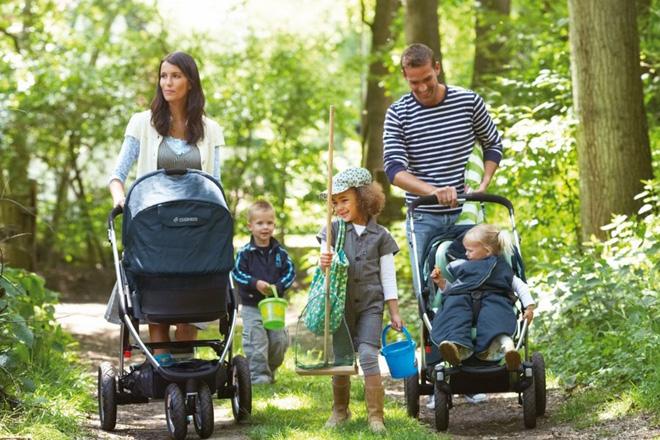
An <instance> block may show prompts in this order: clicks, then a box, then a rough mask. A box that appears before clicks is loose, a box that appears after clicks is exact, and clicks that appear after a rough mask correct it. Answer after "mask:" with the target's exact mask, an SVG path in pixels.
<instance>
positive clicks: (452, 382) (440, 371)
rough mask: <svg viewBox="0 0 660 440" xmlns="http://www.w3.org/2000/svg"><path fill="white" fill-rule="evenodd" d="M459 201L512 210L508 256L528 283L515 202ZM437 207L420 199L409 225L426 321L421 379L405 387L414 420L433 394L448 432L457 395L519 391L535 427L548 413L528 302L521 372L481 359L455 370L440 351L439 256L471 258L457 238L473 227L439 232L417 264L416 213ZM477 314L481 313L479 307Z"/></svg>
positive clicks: (519, 341) (493, 198) (462, 197)
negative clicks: (433, 275)
mask: <svg viewBox="0 0 660 440" xmlns="http://www.w3.org/2000/svg"><path fill="white" fill-rule="evenodd" d="M458 200H459V202H460V203H464V202H467V201H474V202H481V203H494V204H498V205H502V206H504V207H505V208H507V210H508V212H509V220H510V223H511V229H512V231H513V237H514V251H513V254H512V255H510V256H508V259H509V262H510V264H511V268H512V269H513V272H514V274H516V275H517V276H518V277H519V278H521V279H522V280H523V281H524V280H525V271H524V266H523V261H522V257H521V254H520V237H519V235H518V231H517V230H516V224H515V219H514V213H513V205H512V204H511V202H510V201H509V200H508V199H506V198H504V197H501V196H497V195H493V194H483V193H474V194H459V196H458ZM436 203H438V202H437V199H436V197H435V195H431V196H424V197H420V198H419V199H417V200H415V201H414V202H413V203H411V205H410V207H409V211H408V220H407V221H408V222H409V226H410V230H411V235H412V246H413V255H414V257H413V258H414V263H413V268H412V269H413V270H414V271H417V277H416V278H415V281H417V282H416V283H415V285H414V286H413V288H414V291H415V296H416V298H417V305H418V310H419V316H420V319H421V322H420V337H421V344H420V347H421V365H419V368H418V374H416V375H414V376H411V377H409V378H407V379H406V380H405V383H404V395H405V400H406V408H407V412H408V415H409V416H411V417H415V418H416V417H418V416H419V397H420V395H433V396H434V399H435V414H434V415H435V426H436V429H437V430H438V431H445V430H447V428H448V426H449V409H450V408H452V406H453V404H452V395H453V394H476V393H502V392H515V393H517V394H518V401H519V403H520V404H521V405H522V407H523V420H524V425H525V427H526V428H534V427H535V426H536V417H537V416H542V415H543V414H544V413H545V406H546V384H545V362H544V359H543V356H542V355H541V353H538V352H535V353H533V354H532V355H531V356H530V355H529V352H528V340H527V335H528V327H527V321H524V320H522V319H520V316H521V312H524V308H523V306H522V303H519V307H517V308H516V312H517V314H518V319H519V321H518V326H517V330H516V333H515V335H514V341H515V343H516V350H520V349H523V350H524V357H523V362H522V364H521V366H520V368H519V370H518V371H517V372H513V373H510V372H508V371H507V370H506V367H505V366H503V365H499V363H498V362H492V361H482V360H480V359H478V358H476V356H472V357H470V358H469V359H467V360H466V361H464V362H463V364H462V365H460V366H458V367H452V366H450V365H449V364H448V363H446V362H444V361H443V359H442V357H441V355H440V352H439V351H438V347H436V346H435V344H433V343H432V341H431V337H430V334H431V330H432V322H433V318H434V316H435V315H436V313H437V310H436V309H434V307H433V306H432V304H438V303H439V301H438V298H437V295H440V293H439V291H438V290H437V288H436V286H435V284H434V283H433V282H432V280H431V279H430V276H429V275H430V272H431V270H432V269H433V266H434V265H435V263H436V254H437V253H439V254H440V255H441V257H442V259H444V260H445V261H451V260H454V259H457V258H465V255H464V252H465V250H464V249H463V247H462V244H460V245H457V243H460V240H457V239H459V238H461V237H462V236H463V235H464V234H465V232H467V230H468V229H470V228H471V227H472V226H473V225H461V226H459V225H454V226H448V227H446V228H443V229H442V230H438V231H437V233H436V234H435V236H434V237H432V239H431V240H430V241H429V243H428V244H427V246H426V248H425V249H424V252H423V255H424V260H423V261H421V262H420V261H417V246H418V243H417V240H416V238H415V229H414V222H413V221H412V218H413V213H414V211H415V209H416V208H417V207H418V206H420V205H432V204H436ZM450 281H451V280H450ZM473 309H475V307H474V306H473ZM476 313H478V312H476ZM474 321H475V322H476V316H474ZM523 321H524V322H523ZM473 334H476V329H475V328H473Z"/></svg>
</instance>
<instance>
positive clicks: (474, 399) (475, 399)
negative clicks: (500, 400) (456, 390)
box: [465, 393, 488, 404]
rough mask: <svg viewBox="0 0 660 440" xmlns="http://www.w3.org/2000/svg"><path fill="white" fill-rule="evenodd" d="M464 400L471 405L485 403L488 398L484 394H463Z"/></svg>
mask: <svg viewBox="0 0 660 440" xmlns="http://www.w3.org/2000/svg"><path fill="white" fill-rule="evenodd" d="M465 400H467V401H468V402H470V403H472V404H477V403H481V402H485V401H486V400H488V396H487V395H486V394H484V393H479V394H465Z"/></svg>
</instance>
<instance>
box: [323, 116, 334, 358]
mask: <svg viewBox="0 0 660 440" xmlns="http://www.w3.org/2000/svg"><path fill="white" fill-rule="evenodd" d="M329 126H330V133H329V136H328V192H327V195H328V197H327V198H326V204H327V208H328V212H327V217H326V228H325V230H326V237H325V238H326V241H325V246H326V251H327V252H328V253H330V252H331V250H332V211H333V209H332V172H333V166H332V158H333V154H334V148H335V106H334V105H331V106H330V122H329ZM329 346H330V267H328V268H326V270H325V322H324V327H323V361H324V363H325V365H328V362H329V359H330V353H329Z"/></svg>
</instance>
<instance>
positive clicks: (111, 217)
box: [108, 206, 124, 229]
mask: <svg viewBox="0 0 660 440" xmlns="http://www.w3.org/2000/svg"><path fill="white" fill-rule="evenodd" d="M123 212H124V208H123V207H122V206H115V207H114V208H112V211H110V214H108V229H113V223H114V220H115V217H117V216H118V215H119V214H122V213H123Z"/></svg>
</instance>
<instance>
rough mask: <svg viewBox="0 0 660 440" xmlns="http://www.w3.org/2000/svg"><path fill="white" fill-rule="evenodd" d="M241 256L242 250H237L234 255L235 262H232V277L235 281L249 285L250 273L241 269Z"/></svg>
mask: <svg viewBox="0 0 660 440" xmlns="http://www.w3.org/2000/svg"><path fill="white" fill-rule="evenodd" d="M242 258H243V251H239V252H238V255H236V263H235V264H234V268H233V269H232V271H231V273H232V275H233V276H234V279H235V280H236V282H237V283H240V284H243V285H245V286H249V285H250V278H252V277H251V276H250V274H248V273H245V272H243V271H241V269H240V267H241V259H242Z"/></svg>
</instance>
